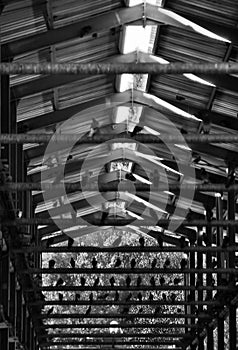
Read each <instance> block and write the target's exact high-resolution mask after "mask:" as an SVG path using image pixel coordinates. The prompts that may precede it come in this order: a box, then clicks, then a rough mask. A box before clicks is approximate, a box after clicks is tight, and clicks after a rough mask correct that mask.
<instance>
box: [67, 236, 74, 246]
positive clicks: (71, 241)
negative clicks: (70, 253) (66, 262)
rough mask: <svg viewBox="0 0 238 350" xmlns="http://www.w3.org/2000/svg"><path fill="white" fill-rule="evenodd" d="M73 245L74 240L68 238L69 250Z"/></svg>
mask: <svg viewBox="0 0 238 350" xmlns="http://www.w3.org/2000/svg"><path fill="white" fill-rule="evenodd" d="M73 244H74V239H73V238H71V237H69V239H68V248H71V247H72V246H73Z"/></svg>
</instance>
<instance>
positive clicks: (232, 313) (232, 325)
mask: <svg viewBox="0 0 238 350" xmlns="http://www.w3.org/2000/svg"><path fill="white" fill-rule="evenodd" d="M234 172H235V168H234V166H233V165H230V166H229V168H228V182H229V184H230V185H233V184H234V183H235V176H234ZM235 209H236V199H235V191H230V192H228V220H235V212H236V210H235ZM235 230H236V229H235V227H229V228H228V238H229V245H230V246H234V245H235ZM228 266H229V268H234V267H235V252H229V259H228ZM230 282H231V283H232V285H233V284H234V285H235V278H234V276H232V275H231V276H230ZM236 332H237V325H236V306H235V305H230V307H229V346H230V350H234V349H236Z"/></svg>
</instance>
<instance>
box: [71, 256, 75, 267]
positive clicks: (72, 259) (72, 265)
mask: <svg viewBox="0 0 238 350" xmlns="http://www.w3.org/2000/svg"><path fill="white" fill-rule="evenodd" d="M70 265H71V267H72V268H73V269H74V268H75V260H74V258H71V259H70Z"/></svg>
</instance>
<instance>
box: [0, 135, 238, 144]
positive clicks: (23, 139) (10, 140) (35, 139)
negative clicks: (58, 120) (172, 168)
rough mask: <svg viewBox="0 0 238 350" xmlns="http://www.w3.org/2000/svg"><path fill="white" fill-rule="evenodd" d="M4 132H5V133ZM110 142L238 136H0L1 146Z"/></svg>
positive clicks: (231, 139) (204, 140)
mask: <svg viewBox="0 0 238 350" xmlns="http://www.w3.org/2000/svg"><path fill="white" fill-rule="evenodd" d="M5 132H6V131H5ZM110 140H120V141H122V140H123V141H124V142H127V143H128V142H131V143H134V142H135V141H138V142H143V143H156V144H157V143H158V144H161V143H166V144H168V143H178V142H185V141H186V143H189V144H190V143H212V142H214V143H223V142H227V143H234V142H238V135H236V134H235V135H227V134H215V135H204V134H199V135H197V134H192V135H181V136H176V135H166V137H163V136H154V135H149V134H139V135H135V136H133V137H131V136H130V134H129V133H128V134H104V135H94V136H93V137H88V136H87V135H84V136H82V135H77V134H14V133H11V134H8V133H2V134H1V135H0V142H1V143H3V144H15V143H17V144H24V143H40V144H42V143H48V142H51V143H54V144H55V143H56V144H59V147H61V143H62V144H63V146H65V147H66V146H67V144H68V145H72V144H76V145H81V144H101V143H102V142H106V141H110Z"/></svg>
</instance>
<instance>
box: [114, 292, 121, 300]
mask: <svg viewBox="0 0 238 350" xmlns="http://www.w3.org/2000/svg"><path fill="white" fill-rule="evenodd" d="M119 298H120V294H119V293H118V291H116V293H115V296H114V301H118V300H119Z"/></svg>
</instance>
